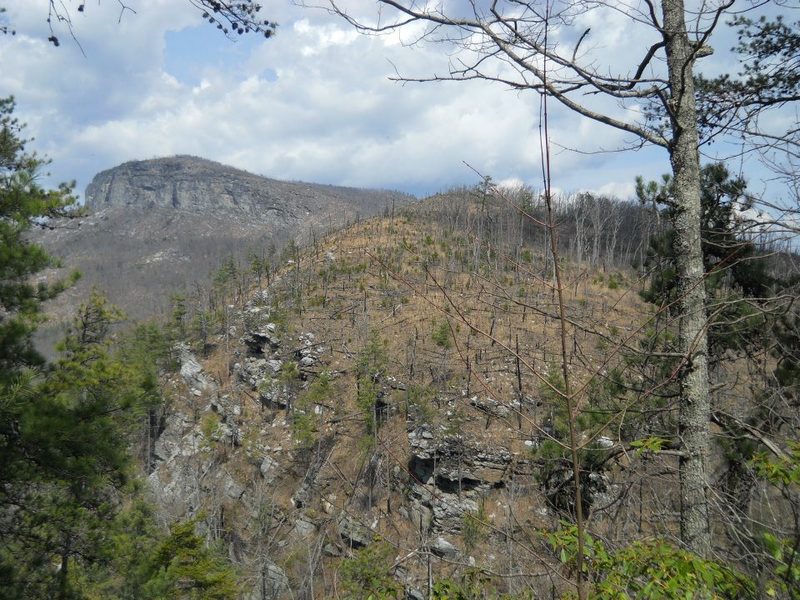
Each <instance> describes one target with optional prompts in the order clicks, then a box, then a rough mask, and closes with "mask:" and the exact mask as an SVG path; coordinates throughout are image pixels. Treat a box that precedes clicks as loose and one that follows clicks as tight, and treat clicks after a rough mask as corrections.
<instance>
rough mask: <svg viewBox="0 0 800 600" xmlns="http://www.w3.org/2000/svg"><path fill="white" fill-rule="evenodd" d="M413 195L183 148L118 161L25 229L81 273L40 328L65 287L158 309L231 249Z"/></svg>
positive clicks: (324, 225)
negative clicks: (274, 174) (284, 176)
mask: <svg viewBox="0 0 800 600" xmlns="http://www.w3.org/2000/svg"><path fill="white" fill-rule="evenodd" d="M413 200H414V198H413V197H412V196H408V195H406V194H401V193H398V192H388V191H381V190H362V189H356V188H343V187H335V186H328V185H318V184H310V183H300V182H285V181H278V180H275V179H268V178H266V177H261V176H258V175H254V174H252V173H247V172H245V171H241V170H238V169H235V168H232V167H228V166H225V165H221V164H219V163H215V162H212V161H209V160H204V159H201V158H196V157H191V156H173V157H169V158H158V159H153V160H143V161H132V162H127V163H124V164H122V165H119V166H117V167H114V168H112V169H109V170H107V171H103V172H101V173H98V174H97V175H96V176H95V178H94V179H93V181H92V182H91V183H90V184H89V185H88V186H87V188H86V192H85V201H86V208H87V209H88V211H89V213H90V214H89V215H88V216H87V217H86V218H83V219H80V220H78V221H77V223H76V222H70V223H69V226H63V227H60V226H59V227H55V228H54V229H53V230H52V231H48V232H47V235H44V233H43V232H33V235H34V236H35V237H36V241H37V242H40V243H42V244H43V245H44V246H45V247H46V248H47V250H48V251H49V252H50V253H52V254H53V255H54V256H58V257H60V258H62V259H63V260H64V264H65V265H69V268H70V270H72V269H78V270H80V271H81V273H82V274H83V277H82V278H81V280H80V281H79V282H78V283H77V285H76V286H75V287H73V288H72V290H71V293H70V294H69V295H62V298H59V299H57V300H56V301H55V302H54V303H52V304H51V305H50V308H49V313H50V314H51V316H53V317H55V318H54V319H53V325H52V329H53V331H52V333H50V334H49V335H52V336H53V337H55V336H56V335H59V336H60V326H59V325H58V323H57V321H58V319H59V318H61V319H68V318H69V317H70V315H71V309H70V306H69V302H68V300H67V297H70V298H72V304H74V302H75V300H74V298H75V296H76V295H77V296H86V295H88V293H89V291H90V290H91V289H92V287H98V288H100V289H102V290H103V291H104V292H105V293H106V294H107V295H108V298H109V300H110V301H111V302H112V303H113V304H115V305H117V306H119V307H120V308H122V309H123V311H124V312H125V313H126V314H127V315H128V316H129V317H131V318H132V319H143V318H148V317H151V316H155V315H160V314H163V313H164V311H165V310H167V309H168V306H169V295H170V294H171V293H172V292H174V291H176V290H179V289H190V288H191V287H192V285H193V284H194V283H200V284H206V282H207V280H208V277H209V275H211V274H212V273H213V271H215V270H216V269H218V268H219V266H220V265H221V264H222V263H223V261H224V260H226V259H227V258H229V257H231V256H232V257H233V258H238V259H240V260H246V257H247V253H248V252H249V251H252V250H253V249H254V248H268V247H269V246H270V244H274V245H275V246H276V247H277V249H278V250H280V247H281V245H282V244H283V243H285V242H286V241H288V240H290V239H294V240H297V241H300V242H302V241H304V240H305V239H307V238H308V237H310V232H311V230H312V228H313V230H314V232H315V233H316V234H319V233H321V232H324V231H326V230H327V229H328V228H330V227H332V226H333V227H335V226H338V225H343V224H344V223H345V222H347V221H353V220H355V218H356V216H357V215H360V216H362V217H367V216H371V215H375V214H379V213H380V212H381V211H383V210H384V209H385V208H386V207H387V206H392V205H393V204H396V205H398V206H402V205H405V204H408V203H410V202H412V201H413ZM47 330H48V328H43V329H42V331H41V333H42V335H47ZM56 330H57V331H58V332H59V333H58V334H57V333H56Z"/></svg>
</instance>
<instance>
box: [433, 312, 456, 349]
mask: <svg viewBox="0 0 800 600" xmlns="http://www.w3.org/2000/svg"><path fill="white" fill-rule="evenodd" d="M431 337H432V338H433V341H434V343H435V344H436V345H437V346H439V347H440V348H442V349H444V350H450V348H452V347H453V338H452V334H451V332H450V323H449V322H448V321H447V319H445V320H444V321H442V322H441V323H438V324H437V323H436V322H434V324H433V334H432V336H431Z"/></svg>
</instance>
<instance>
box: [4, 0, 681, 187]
mask: <svg viewBox="0 0 800 600" xmlns="http://www.w3.org/2000/svg"><path fill="white" fill-rule="evenodd" d="M40 4H41V5H44V4H45V3H44V2H41V3H40ZM352 4H353V6H354V7H357V8H358V9H360V10H366V7H367V6H368V4H366V3H364V2H353V3H352ZM33 5H34V3H31V2H29V0H15V1H12V2H11V3H10V5H9V16H10V18H11V19H13V20H14V23H15V26H16V27H17V30H18V31H19V33H18V35H17V36H16V37H15V38H5V39H0V61H1V62H2V64H3V65H4V69H3V70H2V72H0V89H2V90H4V91H5V93H13V94H15V95H16V96H17V99H18V104H19V111H20V113H21V114H22V115H23V117H24V119H25V120H27V121H28V123H29V125H30V133H31V134H33V135H35V137H36V138H37V143H36V147H37V148H38V149H40V150H42V151H44V152H46V153H48V154H49V155H50V156H51V157H52V158H53V159H54V163H53V165H52V168H51V170H52V171H53V173H54V176H55V177H54V178H56V179H71V178H73V177H77V178H78V179H79V185H80V186H81V189H82V186H83V185H85V184H86V183H88V181H89V180H90V178H91V176H92V175H93V174H94V173H96V172H97V171H98V170H101V169H103V168H108V167H111V166H113V165H115V164H117V163H119V162H122V161H125V160H130V159H135V158H150V157H153V156H158V155H163V154H173V153H191V154H197V155H200V156H204V157H208V158H211V159H214V160H219V161H221V162H225V163H229V164H233V165H235V166H238V167H241V168H245V169H248V170H250V171H253V172H257V173H263V174H266V175H269V176H273V177H277V178H284V179H301V180H311V181H321V182H329V183H339V184H348V185H365V186H381V187H398V188H403V189H407V190H413V191H425V192H432V191H437V190H438V189H440V188H443V187H446V186H448V185H450V184H453V183H459V182H465V183H475V182H477V181H478V179H479V178H478V176H477V175H476V174H475V173H474V172H473V171H472V170H471V169H470V167H473V168H474V169H476V170H477V171H479V172H480V173H483V174H486V175H491V176H492V177H493V178H494V179H495V180H496V181H514V182H528V183H531V184H533V185H534V186H537V185H538V183H539V182H540V180H541V175H540V159H539V138H538V136H539V129H538V114H539V105H538V102H539V100H538V96H537V95H535V94H533V93H523V94H520V93H515V92H510V91H508V90H506V89H504V88H502V87H501V86H497V85H491V84H487V83H484V82H474V83H464V84H454V83H453V84H430V85H426V84H423V85H420V84H409V85H401V84H398V83H395V82H391V81H389V80H388V79H387V76H389V75H391V74H393V72H394V68H393V66H392V65H393V64H396V65H398V66H399V68H401V69H402V72H404V73H409V74H415V75H418V74H431V73H434V72H443V71H444V70H446V69H447V65H448V61H449V59H450V57H449V56H448V55H447V52H445V48H443V47H442V46H435V45H434V46H425V45H422V46H415V47H412V48H408V47H405V46H404V45H403V44H402V43H400V42H408V41H409V40H410V39H411V38H409V37H406V36H409V35H411V36H414V35H418V34H419V33H420V31H406V32H405V33H404V34H403V35H404V37H403V38H402V40H401V39H400V38H398V37H397V36H383V37H380V36H378V37H367V36H362V35H359V34H357V33H356V32H355V31H354V30H352V28H350V27H349V26H348V25H346V24H345V23H343V22H342V21H341V20H335V19H333V18H332V17H331V16H330V15H328V14H327V13H324V12H321V11H308V10H306V11H302V10H301V9H299V8H297V7H287V6H283V5H281V6H276V7H274V8H275V12H274V13H273V14H270V15H268V16H269V17H270V18H274V19H277V20H279V21H280V22H281V26H280V28H279V32H278V35H277V36H276V37H275V38H274V39H271V40H267V41H261V40H258V39H256V38H250V39H248V40H244V41H242V42H239V43H238V44H229V43H228V42H227V41H225V40H224V39H223V38H222V37H221V36H220V35H219V34H218V33H217V32H216V31H215V30H213V29H211V28H207V29H199V30H198V29H196V28H195V27H203V26H202V25H201V24H200V19H199V17H198V15H197V14H196V13H195V12H193V11H192V10H189V9H188V8H187V5H186V4H184V3H183V2H176V1H175V0H146V1H145V0H141V1H140V2H139V3H136V4H135V8H136V10H137V14H135V15H131V14H129V13H128V14H125V15H124V16H123V19H122V23H121V24H119V25H118V24H117V17H118V16H119V15H118V5H117V4H116V3H115V2H111V1H110V0H107V1H104V2H101V3H99V4H96V3H90V4H89V5H88V6H87V10H86V15H85V18H83V17H82V18H80V19H76V34H77V35H78V37H79V39H80V42H81V44H82V46H83V47H84V49H85V50H86V54H87V57H86V58H83V57H82V56H81V54H80V51H79V50H78V49H77V47H76V46H75V45H74V44H72V43H71V42H70V41H69V40H68V39H65V38H64V36H63V35H62V36H61V37H62V46H61V47H60V48H53V47H52V46H51V45H49V44H48V43H47V42H46V37H47V35H46V27H45V24H44V17H45V14H46V12H45V11H43V9H42V7H41V6H39V5H38V4H37V6H39V7H38V8H36V9H34V8H32V6H33ZM176 7H180V8H176ZM600 29H602V28H600ZM168 35H169V37H168ZM195 40H200V41H197V42H195ZM189 41H192V42H193V43H191V44H190V43H189ZM610 43H611V41H608V40H606V41H604V43H603V44H602V46H603V47H604V48H606V49H607V48H608V44H610ZM606 108H607V109H608V110H612V111H618V112H619V114H622V112H623V111H624V109H622V108H620V107H617V106H616V105H614V104H612V103H608V104H607V105H606ZM551 109H552V111H551V119H552V120H551V125H550V128H551V135H552V138H553V140H555V141H556V142H558V143H560V144H562V145H564V146H567V147H574V148H598V147H605V148H611V147H615V146H617V145H619V144H620V143H622V142H623V141H624V140H625V139H626V138H625V135H624V134H622V133H620V132H616V131H614V130H610V129H608V128H606V127H604V126H601V125H599V124H596V123H593V122H590V121H587V120H585V119H579V118H577V117H576V116H575V115H573V114H571V113H569V112H568V111H566V110H563V109H559V108H558V107H557V106H555V105H554V104H551ZM659 156H660V158H658V159H656V158H654V157H655V154H648V155H646V156H644V155H640V156H636V155H634V156H633V157H627V158H626V160H625V161H622V162H620V161H618V160H617V157H616V156H614V155H604V156H585V155H581V154H576V153H572V152H560V151H558V149H557V148H555V147H554V152H553V174H554V177H555V178H556V179H555V181H554V184H555V185H557V186H558V187H560V188H563V189H583V188H587V187H590V186H591V187H596V189H615V190H616V189H627V188H625V186H626V185H628V186H630V184H626V183H625V181H627V179H628V178H630V181H632V179H633V175H634V174H636V173H637V172H638V170H637V169H636V167H635V164H632V163H636V162H637V160H639V159H640V157H644V158H646V160H648V161H649V162H650V163H655V162H657V161H663V166H662V167H658V168H656V172H654V173H652V176H656V175H658V173H660V172H661V171H662V170H665V169H666V168H667V165H666V160H665V156H662V155H659ZM465 162H466V163H468V164H469V165H470V167H468V166H465V165H464V163H465Z"/></svg>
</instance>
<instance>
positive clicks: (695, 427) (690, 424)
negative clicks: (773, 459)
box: [662, 0, 711, 557]
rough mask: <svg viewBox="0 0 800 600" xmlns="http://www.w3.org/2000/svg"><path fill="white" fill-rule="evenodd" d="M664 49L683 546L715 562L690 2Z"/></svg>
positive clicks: (676, 16) (668, 2)
mask: <svg viewBox="0 0 800 600" xmlns="http://www.w3.org/2000/svg"><path fill="white" fill-rule="evenodd" d="M662 8H663V14H664V42H665V45H666V53H667V66H668V70H669V83H670V98H669V100H668V107H669V110H670V112H671V122H672V133H673V139H672V144H671V147H670V161H671V163H672V175H673V181H674V186H673V194H674V198H673V201H674V202H675V211H674V217H673V223H672V225H673V227H674V228H675V234H676V235H675V254H676V257H677V259H676V260H677V270H678V285H679V291H680V300H679V314H680V323H679V335H678V338H679V341H678V343H679V351H680V353H681V354H682V355H683V357H684V361H685V362H684V364H683V367H682V369H681V372H680V374H679V379H680V417H679V422H680V426H679V436H680V442H681V445H682V447H681V449H682V450H683V456H682V457H681V459H680V466H679V473H680V489H681V539H682V541H683V543H684V544H685V545H686V547H687V548H688V549H689V550H691V551H692V552H694V553H696V554H698V555H700V556H703V557H708V556H709V555H710V552H711V534H710V528H709V520H708V516H709V515H708V497H707V494H706V492H707V477H706V471H707V463H708V451H709V430H708V424H709V418H710V413H711V405H710V399H709V384H708V340H707V331H706V311H705V305H706V294H705V283H704V269H703V254H702V250H701V246H700V156H699V153H698V149H697V147H698V134H697V113H696V107H695V97H694V83H693V81H692V65H693V60H694V56H693V51H694V50H693V47H692V45H691V43H690V42H689V37H688V34H687V30H686V22H685V20H684V6H683V0H664V2H663V3H662Z"/></svg>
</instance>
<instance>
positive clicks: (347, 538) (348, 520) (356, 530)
mask: <svg viewBox="0 0 800 600" xmlns="http://www.w3.org/2000/svg"><path fill="white" fill-rule="evenodd" d="M336 530H337V531H338V532H339V535H340V536H341V538H342V540H343V541H344V542H345V543H346V544H347V545H348V546H350V547H352V548H363V547H364V546H368V545H369V544H371V543H372V540H373V538H374V536H375V534H374V533H373V532H372V530H371V529H370V528H369V527H367V526H366V525H363V524H362V523H360V522H358V521H356V520H355V519H354V518H353V517H351V516H350V515H348V514H346V513H342V515H341V516H340V517H339V518H338V519H337V521H336Z"/></svg>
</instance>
